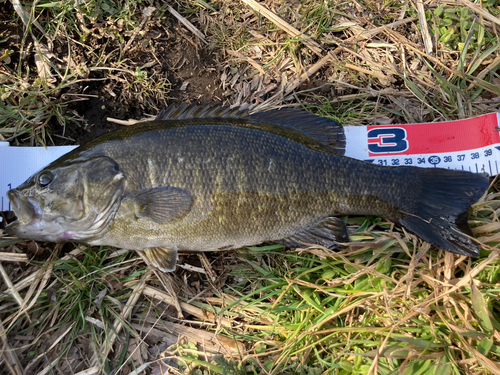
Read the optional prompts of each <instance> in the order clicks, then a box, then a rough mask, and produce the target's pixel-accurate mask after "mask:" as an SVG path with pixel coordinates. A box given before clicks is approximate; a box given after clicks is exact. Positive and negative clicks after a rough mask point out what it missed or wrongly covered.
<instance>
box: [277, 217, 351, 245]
mask: <svg viewBox="0 0 500 375" xmlns="http://www.w3.org/2000/svg"><path fill="white" fill-rule="evenodd" d="M277 242H278V243H281V244H283V245H286V246H289V247H304V243H305V244H313V245H314V244H317V245H321V246H324V247H328V248H332V247H337V246H339V242H342V243H344V242H349V234H348V233H347V227H346V225H345V223H344V222H343V221H342V220H340V219H339V218H337V217H329V218H327V219H326V220H324V221H322V222H321V223H319V224H318V225H317V226H315V227H312V228H309V229H306V230H304V231H302V232H298V233H296V234H294V235H293V236H290V237H288V238H284V239H282V240H280V241H277Z"/></svg>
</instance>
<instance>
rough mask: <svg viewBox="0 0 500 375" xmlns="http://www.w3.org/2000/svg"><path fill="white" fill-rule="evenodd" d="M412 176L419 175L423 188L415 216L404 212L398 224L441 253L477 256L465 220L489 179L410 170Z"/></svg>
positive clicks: (473, 175)
mask: <svg viewBox="0 0 500 375" xmlns="http://www.w3.org/2000/svg"><path fill="white" fill-rule="evenodd" d="M438 171H439V173H437V172H438ZM411 172H412V173H416V174H418V175H419V177H420V180H421V181H422V187H423V188H422V192H421V195H420V197H419V202H418V203H417V205H416V206H415V207H416V210H414V211H416V212H405V213H404V215H405V216H403V218H400V219H399V223H400V224H401V225H402V226H404V227H405V228H407V229H408V230H409V231H410V232H413V233H415V234H416V235H417V236H419V237H420V238H422V239H423V240H425V241H427V242H429V243H431V244H433V245H435V246H437V247H439V248H440V249H443V250H446V251H449V252H452V253H455V254H460V255H466V256H472V257H477V256H479V252H480V249H479V246H478V245H477V243H476V242H474V241H473V240H471V238H469V237H468V236H471V237H474V235H473V233H472V230H471V229H470V227H469V224H468V223H467V220H468V218H469V210H470V206H471V205H472V204H474V203H475V202H477V201H478V200H479V198H481V196H482V195H483V194H484V192H485V191H486V189H487V188H488V185H489V179H488V177H487V176H486V175H485V174H477V173H470V172H464V171H455V170H450V169H439V170H436V169H434V168H429V169H427V168H417V169H416V168H412V171H411Z"/></svg>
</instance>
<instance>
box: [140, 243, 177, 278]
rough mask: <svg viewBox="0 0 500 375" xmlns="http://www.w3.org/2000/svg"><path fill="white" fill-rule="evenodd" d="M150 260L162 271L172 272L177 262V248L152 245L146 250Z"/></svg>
mask: <svg viewBox="0 0 500 375" xmlns="http://www.w3.org/2000/svg"><path fill="white" fill-rule="evenodd" d="M144 255H146V258H148V260H149V262H150V263H151V264H152V265H153V266H154V267H156V268H158V269H159V270H160V271H163V272H172V271H174V270H175V266H176V264H177V249H165V248H162V247H152V248H149V249H145V250H144Z"/></svg>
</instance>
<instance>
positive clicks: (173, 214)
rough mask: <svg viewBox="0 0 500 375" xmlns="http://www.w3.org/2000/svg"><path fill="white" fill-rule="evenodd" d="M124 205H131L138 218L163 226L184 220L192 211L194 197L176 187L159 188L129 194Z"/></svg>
mask: <svg viewBox="0 0 500 375" xmlns="http://www.w3.org/2000/svg"><path fill="white" fill-rule="evenodd" d="M124 203H125V204H126V205H131V206H132V210H133V212H134V214H135V216H136V217H137V218H141V219H145V220H151V221H154V222H155V223H159V224H163V223H167V222H172V221H174V220H179V219H182V218H183V217H184V216H186V214H187V213H188V212H189V211H190V210H191V206H192V204H193V196H192V195H191V193H190V192H189V191H187V190H184V189H180V188H175V187H163V186H162V187H157V188H153V189H144V190H139V191H137V192H135V193H132V194H129V195H128V196H127V197H126V198H125V200H124Z"/></svg>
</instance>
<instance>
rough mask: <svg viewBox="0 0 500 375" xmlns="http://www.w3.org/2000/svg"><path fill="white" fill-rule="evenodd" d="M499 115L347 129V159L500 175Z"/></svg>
mask: <svg viewBox="0 0 500 375" xmlns="http://www.w3.org/2000/svg"><path fill="white" fill-rule="evenodd" d="M499 115H500V114H499V113H490V114H487V115H483V116H479V117H474V118H470V119H465V120H457V121H446V122H438V123H422V124H408V125H383V126H346V127H345V128H344V129H345V133H346V139H347V147H346V156H349V157H351V158H354V159H359V160H364V161H367V162H370V163H374V164H377V165H383V166H393V167H396V166H403V165H404V166H416V167H424V168H435V167H439V168H447V169H461V170H466V171H470V172H475V173H487V174H489V175H490V176H493V175H496V174H499V173H500V128H499Z"/></svg>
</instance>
